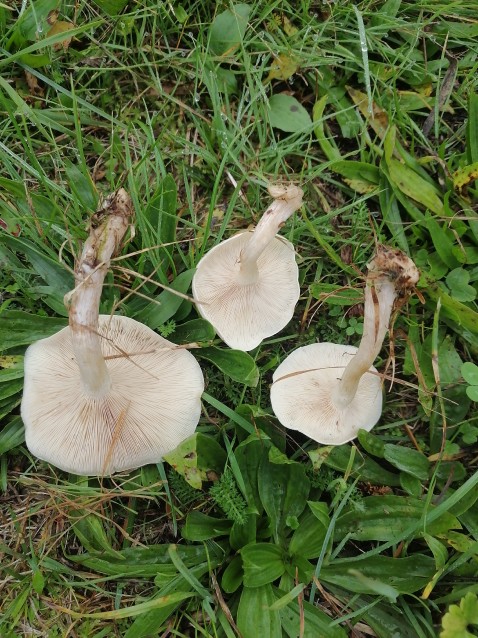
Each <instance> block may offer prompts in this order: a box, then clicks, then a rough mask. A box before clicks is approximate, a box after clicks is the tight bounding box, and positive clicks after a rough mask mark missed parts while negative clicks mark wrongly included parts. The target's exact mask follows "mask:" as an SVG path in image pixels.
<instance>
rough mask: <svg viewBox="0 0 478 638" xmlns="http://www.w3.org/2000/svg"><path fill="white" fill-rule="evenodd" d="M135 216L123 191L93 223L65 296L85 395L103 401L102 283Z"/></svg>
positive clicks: (107, 385)
mask: <svg viewBox="0 0 478 638" xmlns="http://www.w3.org/2000/svg"><path fill="white" fill-rule="evenodd" d="M132 214H133V209H132V203H131V199H130V197H129V195H128V193H127V192H126V191H125V190H124V189H123V188H120V189H119V190H118V191H116V192H115V193H113V194H112V195H110V196H109V197H108V198H107V199H106V200H105V202H104V204H103V207H102V209H101V210H100V211H99V212H98V213H96V215H95V216H94V217H93V219H92V223H91V227H90V235H89V237H88V239H87V240H86V242H85V245H84V247H83V251H82V253H81V257H80V259H79V262H78V263H77V265H76V268H75V288H74V290H72V291H71V292H70V293H68V294H67V295H66V296H65V305H66V307H67V308H68V311H69V323H70V331H71V340H72V345H73V351H74V353H75V358H76V362H77V364H78V367H79V369H80V376H81V380H82V382H83V386H84V388H85V391H86V392H88V393H89V394H90V395H91V396H93V397H101V396H103V395H104V394H105V393H106V392H108V390H109V389H110V385H111V383H110V376H109V373H108V369H107V367H106V363H105V360H104V357H103V354H102V351H101V342H100V337H99V334H98V314H99V305H100V298H101V292H102V288H103V281H104V279H105V276H106V273H107V272H108V268H109V263H110V259H111V257H112V256H113V255H114V254H115V253H116V252H117V251H118V249H119V247H120V245H121V241H122V239H123V236H124V234H125V232H126V230H127V228H128V225H129V221H130V217H131V216H132Z"/></svg>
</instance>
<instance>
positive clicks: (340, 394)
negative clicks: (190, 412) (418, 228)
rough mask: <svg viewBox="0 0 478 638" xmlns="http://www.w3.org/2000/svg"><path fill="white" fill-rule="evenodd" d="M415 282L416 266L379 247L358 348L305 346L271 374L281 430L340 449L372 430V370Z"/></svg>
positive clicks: (376, 403)
mask: <svg viewBox="0 0 478 638" xmlns="http://www.w3.org/2000/svg"><path fill="white" fill-rule="evenodd" d="M418 279H419V272H418V270H417V268H416V266H415V264H414V263H413V262H412V260H411V259H409V258H408V257H407V256H406V255H405V254H404V253H402V252H401V251H399V250H395V249H393V248H389V247H386V246H379V247H378V249H377V253H376V255H375V257H374V258H373V259H372V261H371V262H370V263H369V264H368V276H367V280H366V286H365V306H364V328H363V335H362V340H361V342H360V345H359V347H358V348H355V347H353V346H345V345H338V344H334V343H315V344H312V345H309V346H304V347H302V348H298V349H297V350H295V351H294V352H292V353H291V354H290V355H289V356H288V357H287V358H286V359H285V360H284V361H283V362H282V363H281V365H280V366H279V367H278V368H277V370H276V371H275V372H274V375H273V384H272V388H271V402H272V409H273V410H274V412H275V414H276V416H277V418H278V419H279V421H280V422H281V423H282V425H284V426H285V427H287V428H290V429H291V430H298V431H300V432H302V433H304V434H306V435H307V436H308V437H310V438H311V439H314V440H315V441H317V442H319V443H323V444H327V445H341V444H342V443H346V442H347V441H350V440H352V439H354V438H355V437H356V436H357V433H358V431H359V429H361V428H363V429H364V430H371V429H372V427H373V426H374V425H375V424H376V423H377V421H378V420H379V418H380V415H381V413H382V380H381V377H380V375H379V373H378V372H377V370H376V369H375V368H374V367H373V365H372V364H373V362H374V360H375V359H376V357H377V355H378V353H379V352H380V349H381V347H382V344H383V340H384V338H385V334H386V332H387V330H388V327H389V323H390V317H391V314H392V310H393V309H394V307H396V305H397V302H398V301H400V302H401V303H403V302H404V301H405V300H406V299H407V298H408V296H409V294H410V292H411V291H412V290H413V288H414V287H415V285H416V283H417V282H418Z"/></svg>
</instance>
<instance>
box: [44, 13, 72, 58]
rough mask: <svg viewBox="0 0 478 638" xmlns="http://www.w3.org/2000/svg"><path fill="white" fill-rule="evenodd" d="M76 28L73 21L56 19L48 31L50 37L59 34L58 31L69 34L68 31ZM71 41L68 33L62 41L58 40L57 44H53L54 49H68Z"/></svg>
mask: <svg viewBox="0 0 478 638" xmlns="http://www.w3.org/2000/svg"><path fill="white" fill-rule="evenodd" d="M74 28H75V25H74V24H73V23H72V22H66V21H65V20H56V21H55V22H54V23H53V26H52V27H51V29H50V30H49V31H48V37H50V36H52V35H57V34H58V33H65V34H67V33H68V31H71V29H74ZM70 42H71V37H70V36H68V35H65V39H64V40H61V42H57V43H56V44H54V45H53V46H52V49H53V51H60V50H61V49H63V50H64V51H66V50H67V49H68V47H69V46H70Z"/></svg>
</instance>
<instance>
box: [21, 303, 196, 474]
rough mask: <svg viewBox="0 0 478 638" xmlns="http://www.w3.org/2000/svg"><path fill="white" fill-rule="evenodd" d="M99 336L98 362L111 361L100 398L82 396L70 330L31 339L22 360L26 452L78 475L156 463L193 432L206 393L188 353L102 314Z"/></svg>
mask: <svg viewBox="0 0 478 638" xmlns="http://www.w3.org/2000/svg"><path fill="white" fill-rule="evenodd" d="M98 333H99V334H100V336H101V337H102V338H101V349H102V353H103V356H105V357H108V356H109V357H114V358H110V359H107V361H106V364H107V368H108V372H109V374H110V378H111V386H110V389H109V391H108V392H107V393H106V394H105V395H104V396H103V397H101V398H98V397H92V396H89V395H88V394H85V391H84V389H83V385H82V383H81V379H80V372H79V368H78V365H77V363H76V360H75V356H74V354H73V348H72V344H71V333H70V328H69V327H67V328H64V329H63V330H60V331H59V332H57V333H56V334H55V335H53V336H52V337H48V338H47V339H42V340H41V341H37V342H36V343H34V344H33V345H31V346H30V347H29V348H28V349H27V352H26V356H25V387H24V393H23V399H22V406H21V414H22V418H23V421H24V423H25V438H26V443H27V446H28V449H29V450H30V451H31V452H32V453H33V454H35V455H36V456H37V457H39V458H40V459H43V460H45V461H48V462H49V463H52V464H53V465H55V466H56V467H59V468H60V469H62V470H65V471H67V472H73V473H75V474H82V475H108V474H113V473H114V472H120V471H124V470H130V469H133V468H136V467H139V466H141V465H145V464H147V463H157V462H158V461H160V460H161V458H162V457H163V455H164V454H167V453H168V452H170V451H171V450H173V449H174V448H175V447H177V446H178V445H179V443H180V442H181V441H183V440H184V439H185V438H187V437H188V436H190V435H191V434H193V432H194V430H195V428H196V425H197V423H198V421H199V416H200V411H201V394H202V392H203V389H204V379H203V375H202V372H201V369H200V367H199V364H198V363H197V361H196V359H195V358H194V357H193V356H192V354H191V353H189V352H188V351H187V350H184V349H178V347H177V346H176V345H175V344H173V343H171V342H170V341H167V340H166V339H163V338H162V337H160V336H159V335H157V334H156V333H155V332H153V331H152V330H151V329H150V328H148V327H147V326H144V325H143V324H141V323H139V322H138V321H135V320H134V319H130V318H128V317H119V316H109V315H100V316H99V321H98ZM125 353H130V356H129V357H127V356H124V355H125ZM137 353H144V354H137ZM118 355H120V356H118Z"/></svg>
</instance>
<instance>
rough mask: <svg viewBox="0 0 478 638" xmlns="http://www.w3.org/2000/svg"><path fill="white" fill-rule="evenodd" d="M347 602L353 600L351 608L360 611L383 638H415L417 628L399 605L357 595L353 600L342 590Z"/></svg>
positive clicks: (363, 617) (374, 597) (364, 618)
mask: <svg viewBox="0 0 478 638" xmlns="http://www.w3.org/2000/svg"><path fill="white" fill-rule="evenodd" d="M341 591H342V592H343V594H342V595H345V596H346V598H347V600H348V599H351V607H352V609H355V610H357V611H359V613H360V618H361V619H363V621H364V622H366V623H367V624H368V625H370V627H371V628H372V629H373V630H374V631H375V633H376V635H377V636H381V637H382V636H383V638H412V636H413V638H415V637H416V635H417V633H416V627H415V626H414V624H412V622H411V620H410V617H409V615H407V614H406V613H405V612H404V611H403V609H402V608H401V607H400V606H399V605H394V604H392V603H389V602H388V601H386V600H384V599H382V600H377V597H376V596H373V597H372V596H364V595H355V596H354V597H353V598H351V597H350V594H349V593H348V592H347V591H346V590H341Z"/></svg>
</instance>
